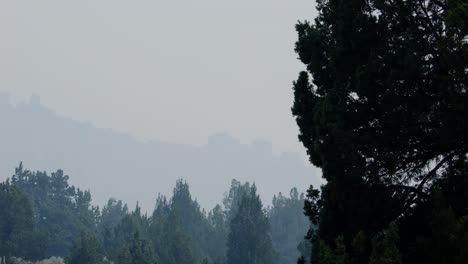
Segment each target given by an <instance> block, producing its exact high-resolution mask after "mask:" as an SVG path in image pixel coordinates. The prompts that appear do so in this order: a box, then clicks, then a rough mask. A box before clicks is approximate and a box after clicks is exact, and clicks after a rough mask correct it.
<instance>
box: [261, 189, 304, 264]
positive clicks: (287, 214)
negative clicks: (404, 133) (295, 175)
mask: <svg viewBox="0 0 468 264" xmlns="http://www.w3.org/2000/svg"><path fill="white" fill-rule="evenodd" d="M303 208H304V194H303V193H301V194H299V192H298V191H297V189H296V188H293V189H291V191H290V192H289V197H285V196H283V195H282V194H281V193H279V194H278V195H277V196H276V195H275V196H274V197H273V202H272V207H271V209H270V210H269V212H268V219H269V221H270V225H271V237H272V240H273V245H274V246H275V249H276V250H277V251H278V253H279V262H280V263H281V264H289V263H294V262H295V261H296V260H297V259H298V258H299V257H300V253H303V254H306V256H307V257H310V256H309V255H310V252H307V253H308V254H307V253H306V252H299V250H298V247H299V248H300V249H301V250H304V249H303V247H308V245H307V244H308V243H309V242H308V241H304V236H305V233H306V232H307V230H308V229H309V225H310V224H309V221H308V219H307V217H305V216H304V210H303Z"/></svg>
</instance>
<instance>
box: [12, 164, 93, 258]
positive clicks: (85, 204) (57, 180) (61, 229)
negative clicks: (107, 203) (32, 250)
mask: <svg viewBox="0 0 468 264" xmlns="http://www.w3.org/2000/svg"><path fill="white" fill-rule="evenodd" d="M68 178H69V177H68V176H67V175H64V174H63V171H62V170H58V171H57V172H56V173H52V175H51V176H49V175H47V174H46V173H45V172H31V171H29V170H24V169H23V166H22V164H20V165H19V167H18V168H17V169H16V170H15V175H13V177H12V178H11V183H12V184H13V185H14V186H16V187H17V188H18V189H20V190H21V191H23V192H24V193H25V194H26V196H27V197H28V198H29V200H30V201H31V204H32V208H33V212H34V215H35V218H34V220H35V222H36V225H37V226H38V228H40V229H42V230H45V232H46V233H47V237H48V249H47V255H51V256H62V257H63V256H66V255H67V254H68V250H69V249H70V248H71V245H72V242H73V241H74V240H75V239H76V238H77V237H79V235H80V231H81V230H88V231H92V232H95V230H96V227H97V225H96V224H97V219H98V217H99V209H98V208H97V207H94V206H92V205H91V194H90V192H89V191H81V190H80V189H77V188H75V187H74V186H69V184H68Z"/></svg>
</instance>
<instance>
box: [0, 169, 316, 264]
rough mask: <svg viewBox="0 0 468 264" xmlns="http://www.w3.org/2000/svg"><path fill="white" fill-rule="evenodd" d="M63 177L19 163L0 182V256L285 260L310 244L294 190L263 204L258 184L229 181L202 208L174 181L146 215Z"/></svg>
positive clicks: (129, 261)
mask: <svg viewBox="0 0 468 264" xmlns="http://www.w3.org/2000/svg"><path fill="white" fill-rule="evenodd" d="M68 181H69V176H68V175H65V174H64V172H63V171H62V170H58V171H56V172H54V173H51V174H50V175H49V174H47V173H46V172H39V171H38V172H33V171H30V170H26V169H24V168H23V165H22V164H20V165H19V167H18V168H16V170H15V174H14V175H13V176H12V177H11V178H9V179H7V181H5V182H4V183H1V184H0V256H4V257H6V258H7V259H8V260H9V262H8V263H27V262H26V261H38V260H41V259H45V258H50V259H49V260H44V262H47V261H50V262H58V263H62V262H65V263H67V264H73V263H90V264H93V263H116V264H117V263H121V264H154V263H167V264H171V263H174V264H183V263H187V264H192V263H213V264H214V263H220V264H221V263H239V262H242V263H265V264H266V263H268V264H271V263H278V264H286V263H291V262H295V261H296V259H297V258H298V257H299V256H300V254H302V253H301V251H300V250H299V249H300V248H299V245H304V243H306V244H307V243H308V242H307V241H305V240H304V234H305V232H306V230H308V228H309V223H308V220H307V218H306V217H305V216H304V214H303V203H304V194H300V193H299V192H298V191H297V189H296V188H293V189H292V190H291V191H290V195H289V196H284V195H283V194H282V193H279V194H278V195H276V196H275V197H273V202H272V205H271V206H268V207H265V206H264V205H263V204H262V202H261V200H260V197H259V196H258V194H257V187H256V186H255V184H251V183H248V182H246V183H241V182H239V181H237V180H232V182H231V187H230V190H229V191H227V192H226V195H225V198H224V199H223V201H222V203H221V204H218V205H216V206H215V207H214V208H213V209H212V210H210V211H209V212H206V211H205V210H204V209H202V208H201V206H200V205H199V204H198V202H197V201H196V199H194V198H193V197H192V195H191V193H190V188H189V185H188V183H187V182H185V181H183V180H178V181H177V182H176V184H175V187H174V189H173V193H172V196H171V197H170V198H168V197H166V196H163V195H157V190H155V197H156V199H155V205H154V210H153V212H152V213H151V214H148V213H146V212H142V209H141V207H140V206H139V205H138V204H137V205H136V207H135V208H134V209H133V210H130V209H129V207H128V206H127V204H125V203H124V202H122V201H121V200H117V199H114V198H110V199H109V201H108V202H107V203H106V204H105V205H104V206H103V207H102V208H99V207H98V206H95V205H93V204H92V198H91V192H90V191H83V190H81V189H79V188H76V187H75V186H72V185H70V184H69V182H68ZM245 223H250V224H248V225H247V224H245ZM247 235H248V236H249V239H246V236H247ZM246 246H247V247H248V251H246V250H245V247H246ZM51 257H52V258H51ZM57 257H59V258H57Z"/></svg>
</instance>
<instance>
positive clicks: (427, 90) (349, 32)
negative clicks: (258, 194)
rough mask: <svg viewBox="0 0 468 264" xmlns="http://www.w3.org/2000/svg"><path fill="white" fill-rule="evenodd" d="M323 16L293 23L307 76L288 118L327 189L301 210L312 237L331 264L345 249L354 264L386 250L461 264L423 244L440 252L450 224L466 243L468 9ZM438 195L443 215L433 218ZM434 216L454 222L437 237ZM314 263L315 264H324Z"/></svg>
mask: <svg viewBox="0 0 468 264" xmlns="http://www.w3.org/2000/svg"><path fill="white" fill-rule="evenodd" d="M317 8H318V11H319V15H318V17H317V18H316V19H315V22H314V23H309V22H305V23H299V24H298V25H297V31H298V36H299V38H298V41H297V43H296V52H297V53H298V54H299V58H300V60H301V61H302V62H303V63H304V64H305V65H306V66H307V71H304V72H301V73H300V75H299V78H298V80H297V81H296V82H295V83H294V96H295V102H294V106H293V108H292V112H293V115H294V116H295V117H296V121H297V124H298V126H299V128H300V135H299V139H300V141H301V142H302V143H303V144H304V146H305V147H306V149H307V152H308V154H309V157H310V161H311V162H312V163H313V164H314V165H316V166H318V167H320V168H322V172H323V177H324V178H325V179H326V181H327V183H326V184H325V185H324V186H323V187H322V189H321V193H320V194H319V193H318V191H317V190H314V189H313V188H311V189H310V190H309V193H308V201H307V202H306V207H307V208H306V211H307V214H308V215H309V217H310V219H311V221H312V222H315V223H317V224H318V227H319V228H318V230H317V232H309V238H310V239H311V240H313V241H315V242H314V247H316V248H317V250H318V249H319V248H320V249H322V251H323V252H330V254H328V255H329V256H330V257H332V258H334V259H336V258H337V257H338V256H339V254H338V252H337V250H338V249H339V248H345V249H346V250H347V251H346V252H347V256H346V261H347V263H367V262H368V261H370V260H372V261H373V262H374V263H375V261H376V259H377V260H378V261H383V260H382V254H384V258H385V259H387V258H386V257H385V256H386V254H387V253H385V252H391V255H392V256H394V257H392V258H391V259H392V261H390V262H389V263H398V262H399V259H400V258H399V257H396V256H397V255H399V256H401V261H402V262H403V263H421V262H424V263H438V261H440V260H441V259H444V260H443V261H444V262H445V263H454V262H455V260H456V258H457V257H456V256H458V255H466V253H463V252H466V251H467V248H466V247H464V245H465V244H463V243H462V242H459V243H460V244H458V243H454V244H450V246H448V247H446V248H445V249H442V250H433V251H428V250H427V248H426V249H425V247H424V246H423V245H424V244H425V243H430V244H433V243H436V244H437V243H439V242H441V241H442V240H441V239H442V237H444V236H445V237H446V236H447V235H448V234H450V233H451V231H448V230H447V232H446V233H445V234H444V235H442V236H439V235H438V233H439V232H440V230H443V229H445V228H447V227H448V226H452V228H453V230H455V229H457V228H459V229H458V230H460V231H462V232H465V233H463V234H461V235H459V237H463V236H466V235H467V233H466V229H463V228H460V225H462V224H461V223H463V222H464V220H463V219H465V218H466V216H467V215H468V195H467V193H468V191H467V190H468V180H467V179H468V178H467V172H468V166H467V164H468V160H467V153H468V136H467V135H468V119H467V118H466V115H467V109H466V105H467V103H468V94H467V84H468V82H467V81H466V68H467V58H468V42H467V41H466V38H467V32H468V23H466V21H468V6H467V3H466V1H463V0H449V1H433V0H409V1H403V0H380V1H364V0H352V1H345V0H318V1H317ZM439 189H440V192H441V196H442V197H443V200H445V203H444V205H443V208H445V209H443V210H439V211H438V213H439V214H440V213H441V212H447V213H446V214H445V215H443V216H442V215H439V216H436V215H434V214H433V213H432V212H433V211H434V210H433V209H434V208H437V207H438V206H440V204H438V202H437V199H434V197H435V193H436V190H439ZM450 212H451V213H450ZM438 217H440V218H442V219H446V220H448V219H452V220H450V221H448V222H445V223H444V224H442V225H439V228H438V229H433V228H432V229H431V225H432V224H430V223H435V222H437V221H435V220H436V219H437V218H438ZM434 221H435V222H434ZM450 222H453V223H454V224H450ZM391 223H394V224H395V225H396V226H397V227H398V228H397V229H396V230H400V232H399V239H398V242H395V243H396V246H394V245H393V244H392V243H389V241H392V239H395V238H396V237H397V236H396V235H392V234H393V233H394V232H396V231H392V232H388V235H390V236H392V239H390V238H386V236H383V238H382V239H383V242H382V243H377V242H376V243H377V244H376V245H374V244H375V243H372V241H375V240H374V238H375V237H376V236H377V234H380V233H381V232H382V231H383V230H385V229H387V228H388V227H389V226H390V224H391ZM443 227H445V228H443ZM314 233H315V234H314ZM339 238H340V243H341V244H340V247H338V245H337V243H336V241H337V239H339ZM455 240H457V239H455ZM461 240H463V239H458V240H457V241H461ZM385 241H387V242H388V243H387V242H385ZM437 241H439V242H437ZM382 246H385V247H387V248H385V249H379V248H380V247H382ZM373 248H374V249H375V250H377V251H378V252H381V253H382V254H380V253H379V254H377V253H373V252H375V250H374V251H373ZM326 249H328V250H326ZM396 250H399V251H400V252H399V253H397V252H396ZM314 252H317V251H314ZM454 252H458V253H454ZM317 254H320V256H321V257H323V258H320V257H318V256H317V257H314V259H315V260H314V263H328V262H327V261H328V260H329V259H330V258H327V257H326V256H327V254H325V253H319V252H317ZM389 254H390V253H389ZM462 258H463V257H462ZM423 260H426V261H423ZM439 263H440V262H439Z"/></svg>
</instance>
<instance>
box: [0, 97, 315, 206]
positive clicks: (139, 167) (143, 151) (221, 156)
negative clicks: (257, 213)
mask: <svg viewBox="0 0 468 264" xmlns="http://www.w3.org/2000/svg"><path fill="white" fill-rule="evenodd" d="M0 124H1V129H0V146H1V148H0V180H2V181H3V180H4V179H5V178H7V177H10V176H11V175H12V174H13V172H14V168H15V166H17V165H18V163H19V162H20V161H23V162H24V164H25V167H26V168H28V169H32V170H46V171H49V172H50V171H55V170H57V169H63V170H64V172H65V173H66V174H68V175H70V181H71V183H72V184H75V185H77V186H78V187H80V188H84V189H90V190H91V191H92V194H93V200H94V201H95V203H97V204H103V203H104V202H105V201H107V199H108V198H109V197H116V198H118V199H122V200H124V201H126V202H128V203H129V204H130V205H132V204H134V203H135V202H136V201H137V200H138V201H140V202H141V204H142V205H143V207H144V208H146V209H152V207H153V201H154V200H155V198H156V196H157V194H158V193H159V192H160V193H163V194H168V193H170V192H171V191H172V188H173V186H174V185H175V181H176V179H178V178H184V179H186V180H187V181H188V182H189V184H190V187H191V190H192V194H193V195H194V196H195V197H197V199H198V200H199V202H200V203H201V204H202V206H204V207H205V208H207V209H210V208H211V207H212V206H213V205H214V204H215V203H218V202H220V201H221V199H222V195H223V193H224V192H225V191H227V190H228V188H229V185H230V182H231V180H232V179H233V178H236V179H239V180H242V181H252V182H255V183H256V184H257V186H258V189H259V193H260V194H261V196H262V198H263V200H264V202H265V203H270V200H271V197H272V196H273V194H275V193H278V192H280V191H283V192H287V191H288V190H289V189H290V188H291V187H294V186H298V187H299V189H302V190H305V187H306V186H308V184H309V183H311V182H316V181H317V180H318V177H314V175H318V172H317V170H314V169H313V168H312V167H309V166H307V165H306V164H305V162H303V161H302V160H301V159H300V158H299V157H298V155H296V154H291V153H285V154H282V155H274V154H273V153H272V150H271V144H270V143H268V142H264V141H258V142H254V143H252V144H249V145H247V144H241V143H239V142H238V141H237V140H236V139H234V138H232V137H230V136H228V135H225V134H218V135H214V136H212V137H210V138H209V140H208V142H207V144H205V145H203V146H192V145H182V144H169V143H164V142H158V141H153V142H148V143H143V142H139V141H137V140H135V139H133V138H132V137H130V136H128V135H124V134H120V133H116V132H114V131H112V130H109V129H100V128H96V127H94V126H93V125H91V124H90V123H82V122H77V121H74V120H72V119H69V118H65V117H62V116H60V115H58V114H56V113H55V112H53V111H51V110H49V109H47V108H45V107H44V106H42V105H41V103H40V100H39V98H38V97H34V96H33V97H32V98H31V100H30V102H29V103H22V104H19V105H17V106H13V105H11V103H10V101H9V98H8V96H7V95H0Z"/></svg>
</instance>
